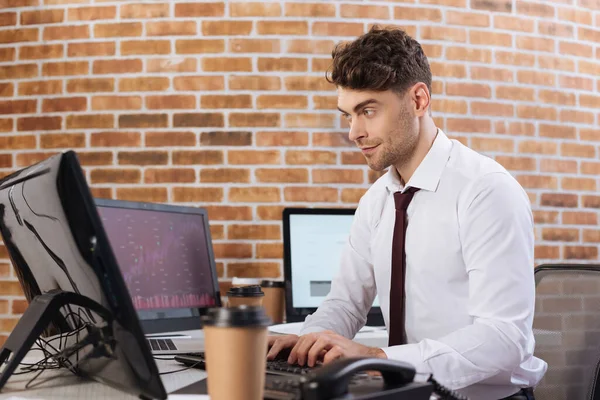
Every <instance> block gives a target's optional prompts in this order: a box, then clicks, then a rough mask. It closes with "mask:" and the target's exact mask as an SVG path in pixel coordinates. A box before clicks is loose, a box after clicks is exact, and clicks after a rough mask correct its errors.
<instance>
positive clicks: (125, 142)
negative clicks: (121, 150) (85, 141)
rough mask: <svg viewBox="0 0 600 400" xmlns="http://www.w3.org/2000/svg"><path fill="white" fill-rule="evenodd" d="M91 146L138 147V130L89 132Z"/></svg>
mask: <svg viewBox="0 0 600 400" xmlns="http://www.w3.org/2000/svg"><path fill="white" fill-rule="evenodd" d="M90 141H91V145H92V146H93V147H139V146H140V145H141V143H142V141H141V135H140V133H139V132H127V131H113V132H110V131H107V132H97V133H92V134H91V139H90Z"/></svg>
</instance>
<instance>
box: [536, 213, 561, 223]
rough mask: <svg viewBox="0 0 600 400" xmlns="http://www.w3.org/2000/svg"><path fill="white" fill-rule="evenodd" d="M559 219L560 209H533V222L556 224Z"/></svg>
mask: <svg viewBox="0 0 600 400" xmlns="http://www.w3.org/2000/svg"><path fill="white" fill-rule="evenodd" d="M556 221H558V211H541V210H534V211H533V222H534V223H536V224H555V223H556Z"/></svg>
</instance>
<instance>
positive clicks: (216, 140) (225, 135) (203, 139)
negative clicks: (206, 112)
mask: <svg viewBox="0 0 600 400" xmlns="http://www.w3.org/2000/svg"><path fill="white" fill-rule="evenodd" d="M200 145H201V146H250V145H252V132H246V131H242V132H238V131H214V132H202V133H201V134H200Z"/></svg>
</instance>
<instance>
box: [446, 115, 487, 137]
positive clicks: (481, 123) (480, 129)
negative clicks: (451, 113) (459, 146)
mask: <svg viewBox="0 0 600 400" xmlns="http://www.w3.org/2000/svg"><path fill="white" fill-rule="evenodd" d="M446 127H447V129H448V131H449V132H468V133H489V132H490V131H491V130H492V128H491V123H490V121H489V120H488V119H466V118H448V119H447V120H446Z"/></svg>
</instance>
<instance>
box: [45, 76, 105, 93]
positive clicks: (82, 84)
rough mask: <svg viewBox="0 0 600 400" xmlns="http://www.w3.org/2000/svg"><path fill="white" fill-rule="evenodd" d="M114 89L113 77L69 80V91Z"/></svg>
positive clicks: (83, 91)
mask: <svg viewBox="0 0 600 400" xmlns="http://www.w3.org/2000/svg"><path fill="white" fill-rule="evenodd" d="M54 82H60V81H54ZM114 90H115V81H114V79H113V78H89V79H88V78H81V79H69V80H68V81H67V92H69V93H91V92H112V91H114ZM40 94H42V93H40ZM48 94H49V93H48Z"/></svg>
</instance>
